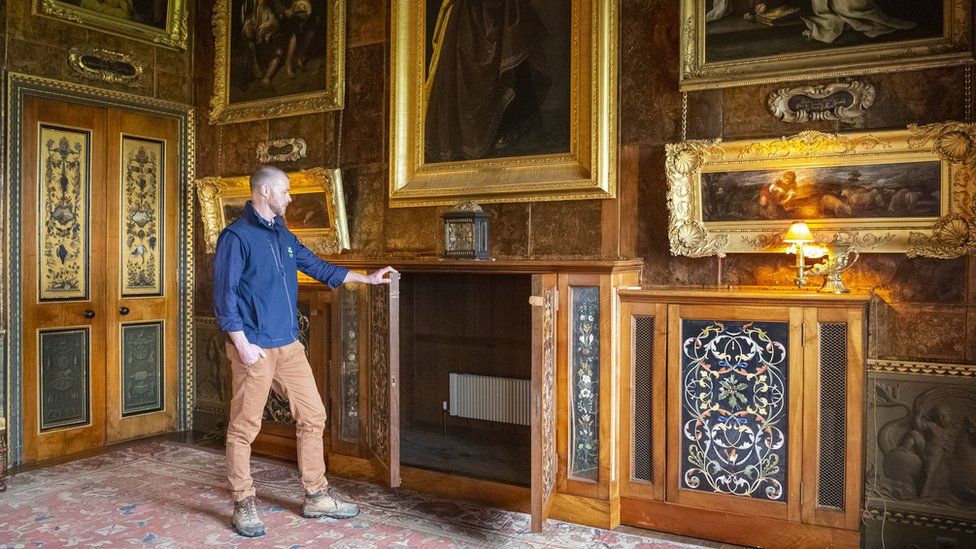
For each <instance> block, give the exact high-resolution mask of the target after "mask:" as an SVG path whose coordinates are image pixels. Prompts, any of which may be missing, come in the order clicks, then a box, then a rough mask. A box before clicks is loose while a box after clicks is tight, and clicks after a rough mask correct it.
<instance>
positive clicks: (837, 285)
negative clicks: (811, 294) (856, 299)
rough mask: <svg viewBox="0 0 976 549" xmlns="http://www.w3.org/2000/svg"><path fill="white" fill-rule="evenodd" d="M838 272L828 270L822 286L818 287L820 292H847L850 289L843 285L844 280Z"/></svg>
mask: <svg viewBox="0 0 976 549" xmlns="http://www.w3.org/2000/svg"><path fill="white" fill-rule="evenodd" d="M840 275H841V273H840V272H834V271H830V272H828V273H827V276H825V277H824V283H823V286H821V288H820V292H821V293H825V294H848V293H850V292H851V289H850V288H848V287H847V286H844V281H843V279H841V276H840Z"/></svg>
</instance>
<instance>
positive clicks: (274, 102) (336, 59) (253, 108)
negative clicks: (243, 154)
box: [210, 0, 346, 124]
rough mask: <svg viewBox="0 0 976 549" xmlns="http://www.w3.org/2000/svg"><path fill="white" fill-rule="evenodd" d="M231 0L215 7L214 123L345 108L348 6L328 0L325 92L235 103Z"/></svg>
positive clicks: (325, 1) (338, 0)
mask: <svg viewBox="0 0 976 549" xmlns="http://www.w3.org/2000/svg"><path fill="white" fill-rule="evenodd" d="M231 4H232V1H231V0H217V1H216V4H215V5H214V8H213V14H212V25H213V31H214V89H213V96H212V97H211V98H210V123H211V124H229V123H234V122H246V121H251V120H262V119H267V118H282V117H286V116H297V115H300V114H310V113H314V112H324V111H331V110H337V109H341V108H343V103H344V90H345V59H346V15H345V14H346V3H345V2H344V1H343V0H324V4H325V6H326V9H327V11H328V13H327V15H326V20H327V22H328V32H327V36H325V37H323V38H322V40H324V41H325V43H326V47H327V52H326V63H325V65H326V66H325V75H324V79H325V86H324V88H323V89H322V90H321V91H314V92H311V93H293V94H291V95H279V96H278V97H270V98H267V99H258V100H249V101H240V102H237V103H231V101H230V85H231V82H230V81H231V74H230V72H231V68H232V67H231V59H230V56H231V34H232V32H233V31H232V29H231V22H232V21H233V17H232V16H231Z"/></svg>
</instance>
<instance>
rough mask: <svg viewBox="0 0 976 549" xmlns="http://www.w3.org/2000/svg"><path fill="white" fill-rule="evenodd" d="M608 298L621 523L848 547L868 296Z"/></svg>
mask: <svg viewBox="0 0 976 549" xmlns="http://www.w3.org/2000/svg"><path fill="white" fill-rule="evenodd" d="M619 297H620V316H621V318H620V326H621V332H620V333H621V337H620V340H619V345H620V347H619V352H620V357H621V360H620V370H619V376H620V383H619V385H620V408H621V414H620V416H621V437H620V448H621V458H622V459H621V460H620V466H619V472H620V495H621V506H620V513H621V522H623V523H625V524H630V525H634V526H642V527H647V528H652V529H656V530H665V531H672V532H677V533H682V534H687V535H694V536H699V537H705V538H711V539H717V540H722V541H729V542H733V543H743V544H757V543H758V544H760V545H762V546H774V547H790V546H797V547H806V546H818V547H857V546H858V545H859V540H860V537H859V517H860V510H861V501H862V484H863V482H862V478H861V475H862V473H861V472H862V469H863V467H862V465H863V464H862V461H863V447H862V439H863V424H864V417H863V414H864V412H863V404H862V403H863V396H864V395H863V391H864V382H863V381H864V367H863V362H864V346H865V342H866V337H865V322H864V315H865V308H866V306H867V299H868V296H866V295H850V294H849V295H843V296H836V295H821V294H806V293H798V292H787V291H782V290H779V291H776V290H772V291H729V290H723V291H718V290H716V291H708V290H699V291H676V290H621V291H620V292H619Z"/></svg>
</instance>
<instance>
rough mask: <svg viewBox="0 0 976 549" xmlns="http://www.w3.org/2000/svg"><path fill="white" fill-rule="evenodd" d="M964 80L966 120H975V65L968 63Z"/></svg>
mask: <svg viewBox="0 0 976 549" xmlns="http://www.w3.org/2000/svg"><path fill="white" fill-rule="evenodd" d="M963 82H964V84H965V90H964V91H963V93H965V94H966V97H965V105H966V110H965V117H966V122H967V123H968V122H972V121H973V66H972V65H966V69H965V72H964V73H963Z"/></svg>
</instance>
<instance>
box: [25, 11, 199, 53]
mask: <svg viewBox="0 0 976 549" xmlns="http://www.w3.org/2000/svg"><path fill="white" fill-rule="evenodd" d="M33 6H34V14H35V15H46V16H48V17H54V18H56V19H61V20H63V21H68V22H71V23H75V24H78V25H83V26H86V27H89V28H94V29H99V30H103V31H105V32H109V33H112V34H118V35H120V36H124V37H126V38H133V39H136V40H143V41H146V42H152V43H153V44H159V45H161V46H168V47H171V48H177V49H181V50H183V49H186V43H187V36H188V35H187V27H186V26H187V13H186V4H185V0H165V1H164V2H156V3H131V2H119V3H110V2H104V1H102V0H91V1H82V0H34V4H33Z"/></svg>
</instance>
